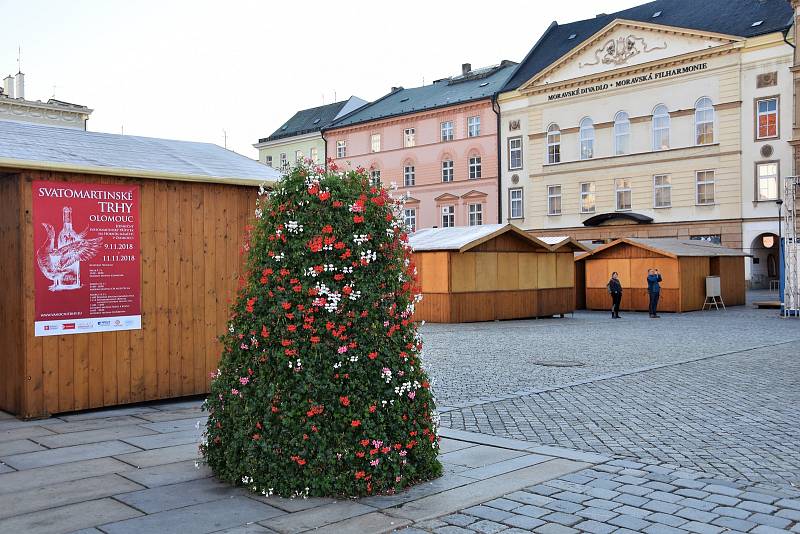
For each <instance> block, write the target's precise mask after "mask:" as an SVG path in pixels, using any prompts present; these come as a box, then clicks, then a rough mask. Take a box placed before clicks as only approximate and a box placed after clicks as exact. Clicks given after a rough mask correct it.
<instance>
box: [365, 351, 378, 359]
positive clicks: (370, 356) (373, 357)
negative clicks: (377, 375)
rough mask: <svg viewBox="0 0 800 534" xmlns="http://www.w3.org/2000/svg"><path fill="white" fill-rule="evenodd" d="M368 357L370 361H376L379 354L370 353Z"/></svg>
mask: <svg viewBox="0 0 800 534" xmlns="http://www.w3.org/2000/svg"><path fill="white" fill-rule="evenodd" d="M367 357H368V358H369V359H370V360H374V359H375V358H377V357H378V353H377V352H370V353H369V354H367Z"/></svg>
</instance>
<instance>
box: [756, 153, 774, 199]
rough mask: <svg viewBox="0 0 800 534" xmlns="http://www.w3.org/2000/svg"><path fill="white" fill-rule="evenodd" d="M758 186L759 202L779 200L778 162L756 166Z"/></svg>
mask: <svg viewBox="0 0 800 534" xmlns="http://www.w3.org/2000/svg"><path fill="white" fill-rule="evenodd" d="M756 186H757V188H758V191H757V192H758V197H757V198H758V200H777V198H778V162H777V161H771V162H769V163H758V164H756Z"/></svg>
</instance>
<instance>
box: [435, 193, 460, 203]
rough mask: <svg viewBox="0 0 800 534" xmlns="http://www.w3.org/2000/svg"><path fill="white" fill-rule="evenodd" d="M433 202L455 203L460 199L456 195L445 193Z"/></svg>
mask: <svg viewBox="0 0 800 534" xmlns="http://www.w3.org/2000/svg"><path fill="white" fill-rule="evenodd" d="M433 200H435V201H436V202H453V201H455V200H458V197H457V196H455V195H451V194H450V193H444V194H442V195H439V196H438V197H436V198H434V199H433Z"/></svg>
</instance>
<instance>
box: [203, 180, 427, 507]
mask: <svg viewBox="0 0 800 534" xmlns="http://www.w3.org/2000/svg"><path fill="white" fill-rule="evenodd" d="M397 207H398V204H397V201H395V200H394V199H392V198H391V197H390V196H389V195H388V194H387V191H386V190H385V189H383V188H382V187H380V186H377V187H376V186H372V185H371V184H370V182H369V179H368V177H367V175H366V173H365V172H364V171H363V170H357V171H349V172H347V173H340V172H336V170H335V169H333V170H329V171H327V172H326V171H325V170H323V169H321V168H309V167H305V166H298V167H297V168H295V169H294V170H293V171H292V172H291V173H290V174H289V175H287V176H285V177H284V178H283V179H282V180H281V181H279V182H278V184H277V185H276V187H275V189H274V191H272V192H270V193H269V194H268V195H267V194H265V195H262V196H261V198H260V199H259V203H258V210H257V213H256V215H257V220H256V223H255V227H254V228H253V229H252V230H251V233H250V237H249V244H248V246H247V247H246V250H247V264H246V265H247V270H246V272H245V274H244V275H243V277H242V280H241V284H240V290H239V292H238V294H237V297H236V300H235V303H234V305H233V307H232V314H231V319H230V322H229V329H228V332H227V333H226V334H225V335H224V336H223V339H222V341H223V346H224V351H223V354H222V358H221V362H220V366H219V370H218V371H217V372H216V373H215V374H214V376H213V382H212V385H211V394H210V396H209V398H208V400H207V402H206V407H207V409H208V411H209V418H208V428H207V432H206V439H205V442H204V445H203V446H202V447H201V448H202V452H203V454H204V456H205V458H206V461H207V462H208V464H209V466H210V467H211V469H212V470H213V471H214V473H215V474H216V475H217V477H219V478H221V479H223V480H226V481H229V482H232V483H237V484H242V485H244V486H246V487H248V488H250V489H252V490H254V491H258V492H261V493H264V494H267V495H269V494H273V493H274V494H277V495H281V496H285V497H292V496H298V495H303V496H305V495H310V496H361V495H370V494H381V493H383V494H385V493H394V492H397V491H399V490H402V489H403V488H406V487H408V486H410V485H412V484H415V483H417V482H420V481H423V480H428V479H431V478H434V477H437V476H439V475H440V474H441V464H440V463H439V461H438V459H437V453H438V439H437V433H436V418H435V406H434V399H433V397H432V395H431V391H430V383H429V381H428V377H427V376H426V374H425V372H424V370H423V369H422V366H421V361H420V351H421V349H422V345H421V341H420V339H419V337H418V335H417V328H416V324H415V323H413V322H412V320H411V315H412V313H413V311H414V303H415V302H416V301H417V299H418V296H417V295H418V294H417V292H416V280H415V276H414V272H413V271H414V268H413V265H412V264H411V263H410V261H409V250H408V248H407V245H406V242H407V235H406V229H405V227H404V225H403V224H402V222H400V221H399V220H398V218H397V213H396V212H397Z"/></svg>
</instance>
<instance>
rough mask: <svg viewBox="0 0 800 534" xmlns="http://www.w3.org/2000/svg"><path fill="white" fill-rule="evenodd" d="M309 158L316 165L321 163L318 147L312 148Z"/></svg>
mask: <svg viewBox="0 0 800 534" xmlns="http://www.w3.org/2000/svg"><path fill="white" fill-rule="evenodd" d="M308 157H309V158H311V161H313V162H314V163H319V150H317V147H311V150H309V154H308Z"/></svg>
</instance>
